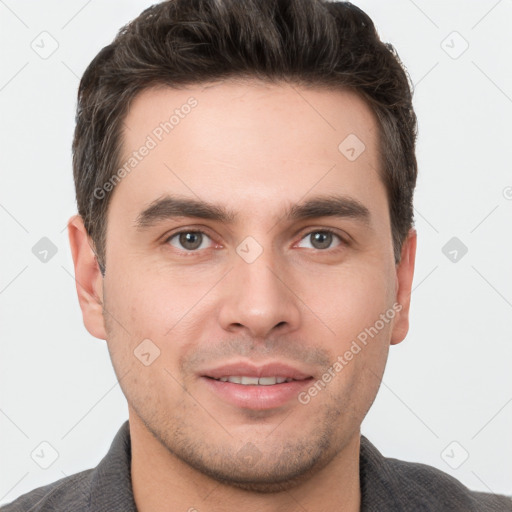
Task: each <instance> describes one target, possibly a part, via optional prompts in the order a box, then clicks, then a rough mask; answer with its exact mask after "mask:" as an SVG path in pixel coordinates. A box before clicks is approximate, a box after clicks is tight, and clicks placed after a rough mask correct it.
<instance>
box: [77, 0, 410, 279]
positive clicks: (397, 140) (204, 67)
mask: <svg viewBox="0 0 512 512" xmlns="http://www.w3.org/2000/svg"><path fill="white" fill-rule="evenodd" d="M230 77H231V78H235V77H238V78H244V77H247V78H259V79H262V80H267V81H271V82H276V81H280V80H281V81H290V82H291V83H294V84H297V85H305V86H313V87H314V86H318V87H325V86H327V87H332V88H338V89H350V90H353V91H355V92H356V93H358V94H360V95H361V96H362V97H363V99H365V101H366V102H367V104H368V105H369V106H370V108H371V109H372V111H373V112H374V114H375V116H376V119H377V121H378V125H379V130H380V137H379V146H380V154H381V165H382V170H381V171H380V175H381V179H382V181H383V183H384V185H385V187H386V191H387V195H388V201H389V211H390V219H391V229H392V239H393V248H394V256H395V262H399V261H400V253H401V247H402V244H403V241H404V240H405V238H406V237H407V234H408V231H409V229H410V228H411V227H412V225H413V194H414V187H415V185H416V177H417V163H416V156H415V143H416V135H417V133H416V132H417V124H416V115H415V113H414V109H413V106H412V87H411V85H410V79H409V76H408V74H407V72H406V70H405V69H404V67H403V65H402V63H401V61H400V59H399V57H398V55H397V53H396V51H395V49H394V47H393V46H392V45H391V44H388V43H383V42H382V41H381V40H380V38H379V36H378V34H377V32H376V29H375V26H374V24H373V22H372V20H371V19H370V18H369V17H368V15H367V14H366V13H364V12H363V11H362V10H361V9H359V8H358V7H356V6H354V5H352V4H351V3H349V2H333V1H329V0H244V1H240V0H168V1H164V2H161V3H158V4H155V5H153V6H151V7H149V8H148V9H146V10H144V11H143V12H142V13H141V14H140V15H139V16H138V17H137V18H136V19H134V20H133V21H132V22H130V23H129V24H127V25H126V26H124V27H123V28H122V29H121V30H120V31H119V32H118V34H117V36H116V37H115V39H114V41H113V42H112V43H111V44H109V45H108V46H106V47H104V48H103V49H102V50H101V51H100V52H99V53H98V55H97V56H96V57H95V58H94V59H93V61H92V62H91V63H90V64H89V66H88V67H87V69H86V71H85V73H84V75H83V77H82V80H81V82H80V86H79V90H78V105H77V114H76V129H75V134H74V140H73V175H74V180H75V189H76V199H77V204H78V213H79V214H80V215H81V216H82V218H83V219H84V224H85V228H86V230H87V232H88V234H89V236H90V237H91V238H92V240H93V243H94V246H95V251H96V255H97V258H98V263H99V265H100V268H101V270H102V272H103V273H104V271H105V243H106V240H105V238H106V220H107V210H108V204H109V198H110V197H111V192H110V193H107V194H103V195H102V197H101V198H98V197H97V194H96V193H95V190H97V189H98V187H102V186H103V184H104V183H106V182H107V181H108V180H109V179H111V177H112V176H113V175H114V174H115V172H116V170H117V167H118V165H119V158H120V153H121V150H122V143H123V132H122V126H123V121H124V118H125V116H126V113H127V111H128V108H129V106H130V103H131V102H132V101H133V99H134V98H135V96H136V95H137V94H138V93H139V92H141V91H142V90H144V89H147V88H149V87H151V86H155V85H166V86H169V87H174V88H180V87H182V86H187V85H189V84H194V83H204V82H212V81H215V80H222V79H227V78H230ZM340 142H341V141H340Z"/></svg>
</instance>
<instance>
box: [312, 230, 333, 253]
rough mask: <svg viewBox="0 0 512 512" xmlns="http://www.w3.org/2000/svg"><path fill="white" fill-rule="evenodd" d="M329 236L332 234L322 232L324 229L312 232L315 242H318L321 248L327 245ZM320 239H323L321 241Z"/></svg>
mask: <svg viewBox="0 0 512 512" xmlns="http://www.w3.org/2000/svg"><path fill="white" fill-rule="evenodd" d="M331 238H332V234H331V233H327V232H324V231H317V232H316V233H315V234H314V239H315V242H319V244H320V246H321V247H320V248H322V249H325V248H326V247H329V245H330V242H331ZM322 239H323V241H322Z"/></svg>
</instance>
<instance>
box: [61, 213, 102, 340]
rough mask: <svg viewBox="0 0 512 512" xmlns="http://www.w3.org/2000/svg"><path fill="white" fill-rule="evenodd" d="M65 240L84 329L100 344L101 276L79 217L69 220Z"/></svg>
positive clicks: (90, 242) (90, 243) (88, 238)
mask: <svg viewBox="0 0 512 512" xmlns="http://www.w3.org/2000/svg"><path fill="white" fill-rule="evenodd" d="M68 237H69V245H70V247H71V254H72V256H73V264H74V267H75V283H76V291H77V295H78V301H79V303H80V309H81V310H82V317H83V320H84V325H85V328H86V329H87V330H88V331H89V333H90V334H91V335H92V336H94V337H95V338H99V339H102V340H104V339H106V331H105V325H104V320H103V276H102V275H101V272H100V268H99V265H98V260H97V259H96V254H95V252H94V250H93V247H92V241H91V240H90V237H89V235H88V233H87V231H86V229H85V226H84V222H83V219H82V217H81V216H80V215H73V216H72V217H71V218H70V219H69V221H68Z"/></svg>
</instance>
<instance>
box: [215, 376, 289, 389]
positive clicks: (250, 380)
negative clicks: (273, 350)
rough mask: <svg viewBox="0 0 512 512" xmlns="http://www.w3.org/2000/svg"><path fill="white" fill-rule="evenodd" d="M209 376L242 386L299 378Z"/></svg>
mask: <svg viewBox="0 0 512 512" xmlns="http://www.w3.org/2000/svg"><path fill="white" fill-rule="evenodd" d="M208 378H210V379H214V380H219V381H221V382H231V383H232V384H242V386H274V385H275V384H283V383H285V382H292V381H294V380H298V379H292V378H290V377H250V376H248V375H240V376H226V377H220V379H216V378H215V377H208Z"/></svg>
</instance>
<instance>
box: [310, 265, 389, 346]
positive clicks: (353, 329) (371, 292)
mask: <svg viewBox="0 0 512 512" xmlns="http://www.w3.org/2000/svg"><path fill="white" fill-rule="evenodd" d="M393 285H394V276H393V275H392V274H391V273H390V272H389V271H388V270H386V269H383V267H382V263H379V262H377V261H375V262H372V263H370V264H364V265H363V264H361V263H359V262H357V263H354V264H351V265H345V266H340V267H339V268H338V269H337V270H336V271H333V270H332V269H330V271H329V272H324V273H323V274H316V275H314V276H311V277H308V278H307V280H306V279H304V280H303V290H304V292H303V293H304V294H303V295H302V297H304V302H305V304H307V305H308V306H309V307H310V308H311V310H313V311H314V312H315V313H316V314H317V315H318V317H319V318H320V319H321V320H323V321H324V323H325V324H326V325H327V326H328V327H329V328H330V330H331V331H334V334H333V333H332V332H331V333H330V335H331V336H332V337H334V339H336V340H337V341H338V342H340V341H341V342H347V341H350V340H352V339H354V338H355V337H356V336H357V335H358V334H359V333H360V332H361V331H363V330H364V329H365V328H369V327H370V326H373V325H374V323H375V322H376V321H377V320H378V319H379V318H380V315H381V314H385V313H386V311H387V310H388V309H389V308H390V307H391V306H392V304H393V300H394V299H393V297H394V295H393V293H392V290H393ZM306 297H307V299H306ZM386 327H387V324H386ZM381 330H385V329H381ZM326 332H327V333H329V331H327V330H326Z"/></svg>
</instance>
